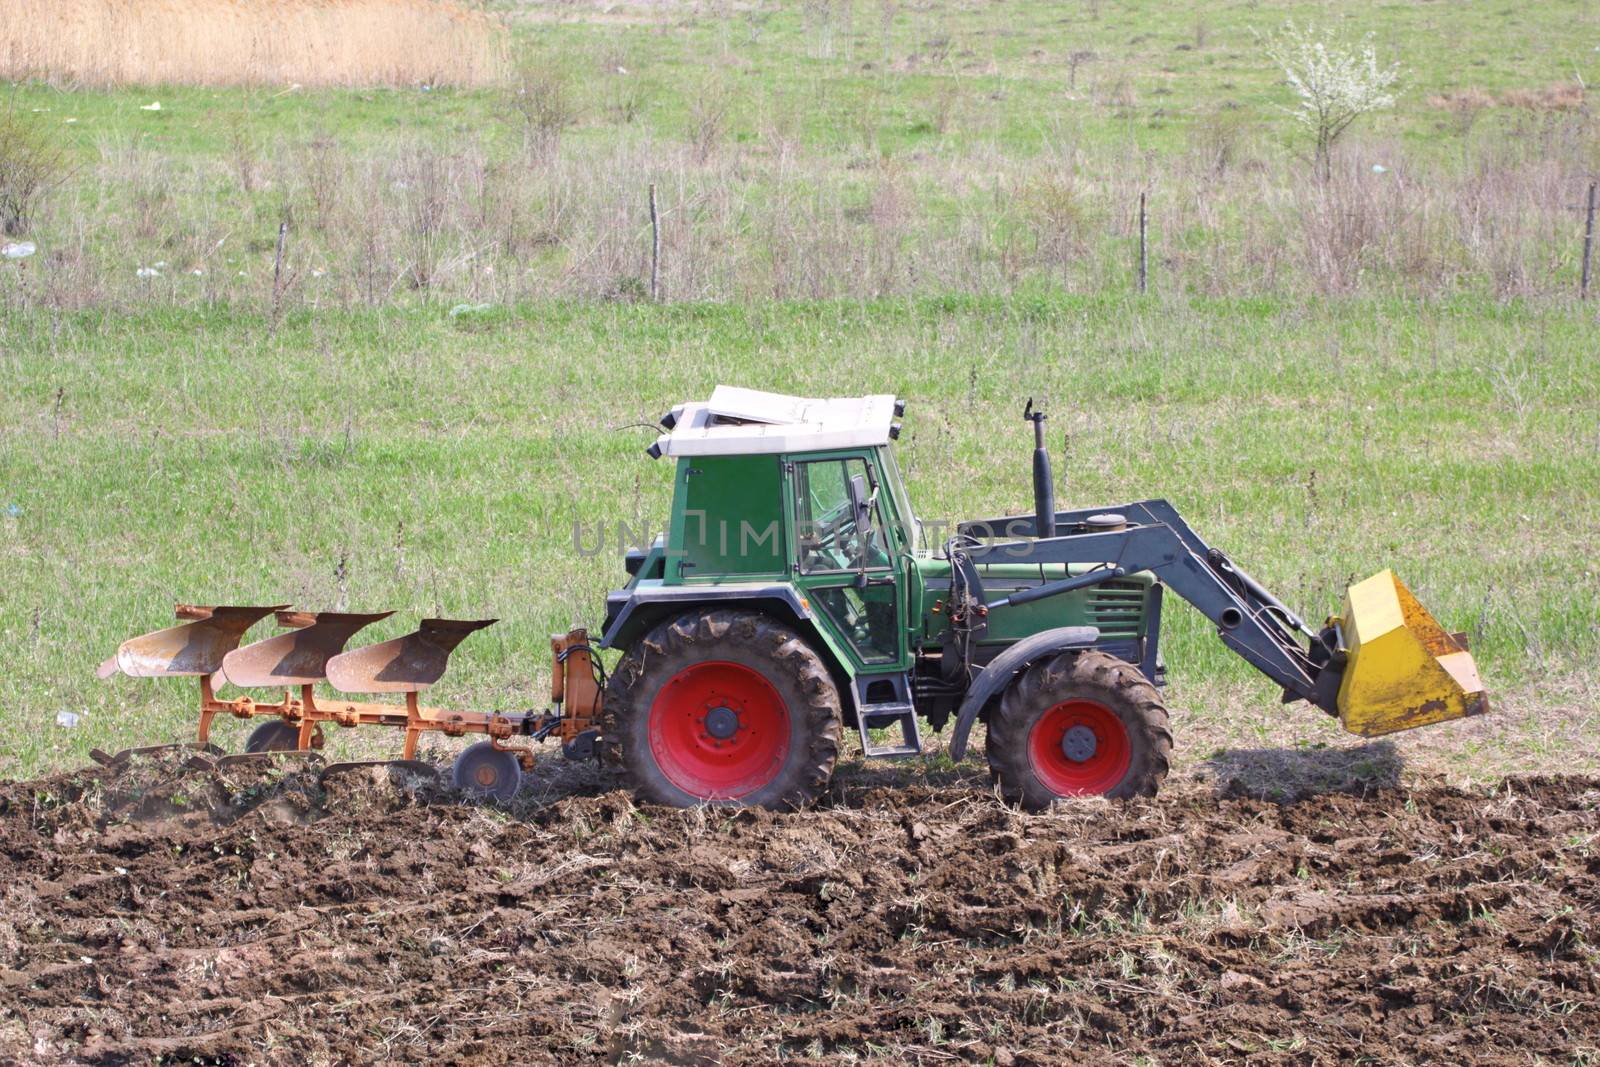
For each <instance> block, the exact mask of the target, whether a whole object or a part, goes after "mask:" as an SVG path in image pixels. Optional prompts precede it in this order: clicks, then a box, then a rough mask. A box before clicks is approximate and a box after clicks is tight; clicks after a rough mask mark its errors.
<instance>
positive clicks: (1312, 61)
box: [1267, 22, 1400, 181]
mask: <svg viewBox="0 0 1600 1067" xmlns="http://www.w3.org/2000/svg"><path fill="white" fill-rule="evenodd" d="M1267 55H1268V57H1270V58H1271V59H1272V61H1273V62H1274V63H1276V64H1277V65H1278V66H1280V67H1282V68H1283V76H1284V78H1285V79H1287V81H1288V82H1289V86H1290V88H1292V89H1294V91H1295V93H1296V94H1298V95H1299V97H1300V102H1299V104H1298V105H1296V106H1295V107H1292V108H1286V109H1285V110H1287V111H1288V112H1289V114H1291V115H1293V116H1294V118H1295V121H1297V122H1299V123H1300V125H1302V126H1304V127H1305V128H1306V129H1307V130H1309V131H1310V132H1311V135H1312V137H1313V138H1314V139H1315V141H1316V152H1315V155H1314V156H1313V160H1312V165H1313V166H1314V168H1315V170H1316V174H1317V177H1318V178H1320V179H1321V180H1323V181H1327V180H1328V178H1329V177H1330V175H1331V173H1332V158H1333V145H1334V142H1335V141H1337V140H1338V139H1339V137H1340V135H1342V134H1343V133H1344V131H1345V130H1347V129H1349V128H1350V124H1351V123H1352V122H1354V121H1355V120H1356V119H1358V118H1360V117H1361V116H1362V115H1365V114H1367V113H1368V112H1369V111H1381V110H1383V109H1384V108H1390V107H1393V106H1394V94H1393V93H1392V92H1391V91H1390V90H1391V89H1392V88H1393V87H1394V85H1395V83H1396V82H1398V81H1399V80H1400V67H1399V65H1398V64H1395V65H1393V66H1389V67H1380V66H1379V65H1378V52H1377V49H1376V48H1374V47H1373V44H1372V35H1371V34H1368V35H1367V36H1366V38H1365V39H1364V40H1363V41H1362V42H1361V45H1360V46H1359V47H1347V46H1344V45H1342V44H1340V43H1339V42H1338V41H1335V40H1331V39H1329V38H1328V37H1327V36H1325V35H1320V34H1318V33H1316V32H1315V31H1314V30H1313V29H1312V28H1311V27H1305V28H1302V27H1299V26H1296V25H1295V24H1294V23H1293V22H1289V23H1286V24H1285V25H1284V27H1283V30H1282V31H1281V32H1279V34H1278V35H1277V36H1276V37H1275V38H1273V39H1271V40H1269V41H1268V42H1267Z"/></svg>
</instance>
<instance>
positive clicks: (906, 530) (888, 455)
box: [878, 448, 932, 552]
mask: <svg viewBox="0 0 1600 1067" xmlns="http://www.w3.org/2000/svg"><path fill="white" fill-rule="evenodd" d="M878 455H879V456H880V458H881V462H880V464H879V469H880V470H882V471H883V480H884V481H885V482H887V483H888V487H889V496H890V498H891V499H892V500H893V501H894V510H895V514H896V515H897V517H898V520H899V523H900V540H901V542H902V543H904V544H905V546H906V547H907V548H909V549H911V550H912V551H913V552H914V551H916V550H917V549H918V548H919V547H922V545H921V541H922V524H921V523H919V522H918V521H917V517H916V516H915V515H913V514H912V512H911V498H910V497H908V496H907V495H906V482H905V479H904V478H902V477H900V463H899V461H898V460H896V459H895V456H894V449H892V448H883V449H880V450H879V452H878ZM929 547H932V546H929Z"/></svg>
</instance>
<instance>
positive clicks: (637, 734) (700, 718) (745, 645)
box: [602, 608, 840, 808]
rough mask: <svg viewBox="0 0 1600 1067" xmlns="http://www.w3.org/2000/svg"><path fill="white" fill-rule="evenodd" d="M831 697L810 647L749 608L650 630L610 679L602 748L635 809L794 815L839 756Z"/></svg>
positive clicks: (835, 704) (834, 696) (697, 615)
mask: <svg viewBox="0 0 1600 1067" xmlns="http://www.w3.org/2000/svg"><path fill="white" fill-rule="evenodd" d="M839 722H840V718H839V691H838V689H837V687H835V685H834V684H833V679H832V678H831V677H830V676H829V674H828V670H827V667H826V666H825V665H824V664H823V662H822V659H821V657H819V656H818V655H817V653H816V651H815V650H813V649H812V648H811V646H810V645H808V644H807V643H806V641H805V639H804V638H802V637H801V636H800V635H799V634H798V633H796V632H795V631H794V630H793V629H791V628H790V627H788V626H785V625H784V624H783V623H781V622H778V621H777V620H775V619H773V618H771V617H769V616H766V615H762V614H759V613H757V612H750V611H738V610H734V609H730V608H713V609H710V610H702V611H693V612H689V613H688V614H685V615H680V616H678V617H677V618H675V619H669V620H668V621H666V622H664V623H662V624H661V625H659V626H657V627H656V628H655V629H654V630H652V631H650V633H648V634H647V635H645V636H644V637H643V638H641V639H640V640H639V641H637V642H636V643H635V644H634V646H633V647H632V648H631V649H629V650H628V652H627V654H626V655H625V656H623V657H622V660H621V661H620V662H619V663H618V664H617V667H616V669H615V670H613V671H612V672H611V679H610V682H609V684H608V685H607V687H606V696H605V726H604V728H603V730H602V734H603V735H604V741H603V750H604V751H605V752H606V753H607V756H608V758H609V759H610V760H612V761H613V762H617V763H620V765H621V767H622V770H623V774H624V776H625V777H626V779H627V780H628V783H629V784H630V785H631V786H632V787H633V791H634V793H635V795H637V796H638V798H639V799H640V800H642V801H646V802H649V803H655V804H670V805H673V806H675V807H680V808H681V807H692V806H694V805H696V804H716V805H732V806H761V807H767V808H799V807H804V806H805V805H807V804H810V803H812V802H813V801H815V800H816V799H817V798H818V797H820V796H821V795H822V794H823V792H824V791H826V790H827V788H828V781H829V779H830V778H832V776H833V765H834V763H835V762H836V761H837V760H838V757H839Z"/></svg>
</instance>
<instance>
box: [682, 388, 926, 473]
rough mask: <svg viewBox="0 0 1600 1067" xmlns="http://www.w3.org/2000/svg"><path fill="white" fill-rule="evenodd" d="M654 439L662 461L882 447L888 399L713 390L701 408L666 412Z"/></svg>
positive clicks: (890, 414)
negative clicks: (668, 419) (663, 427)
mask: <svg viewBox="0 0 1600 1067" xmlns="http://www.w3.org/2000/svg"><path fill="white" fill-rule="evenodd" d="M672 415H673V418H674V419H675V420H676V421H675V422H674V423H673V426H672V429H671V430H670V431H668V432H667V433H664V434H662V435H661V436H660V437H658V438H656V446H657V447H658V448H660V450H661V454H662V455H664V456H744V455H757V454H763V453H771V452H816V451H821V450H823V449H829V448H864V447H872V446H874V445H882V444H887V443H888V441H889V427H890V426H891V424H893V422H894V418H895V414H894V397H893V396H891V395H889V394H887V393H885V394H880V395H877V396H850V397H832V398H828V399H809V398H806V397H800V396H785V395H784V394H782V393H764V392H762V391H760V390H759V389H739V388H736V387H734V386H731V385H719V386H717V387H716V389H714V390H713V391H712V393H711V399H710V400H708V401H706V402H704V403H699V402H692V403H688V404H680V405H678V406H677V407H675V408H673V409H672Z"/></svg>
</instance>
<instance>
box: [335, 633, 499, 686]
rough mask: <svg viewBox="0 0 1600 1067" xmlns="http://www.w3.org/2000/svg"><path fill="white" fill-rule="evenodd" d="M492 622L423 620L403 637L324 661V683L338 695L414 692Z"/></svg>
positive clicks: (440, 672) (435, 676) (441, 672)
mask: <svg viewBox="0 0 1600 1067" xmlns="http://www.w3.org/2000/svg"><path fill="white" fill-rule="evenodd" d="M494 622H495V620H494V619H480V620H477V621H474V622H468V621H464V620H459V619H423V620H422V624H421V625H420V626H418V627H417V629H416V630H415V631H414V632H412V633H409V634H406V635H405V636H404V637H397V638H395V639H394V640H393V641H384V642H382V643H381V644H376V645H366V646H365V647H362V648H356V649H351V650H350V651H349V652H345V653H341V654H340V655H337V656H334V657H333V658H332V659H330V660H328V664H327V669H328V683H329V684H330V685H332V686H333V687H334V688H335V689H337V690H339V691H340V692H341V693H417V692H421V691H422V690H424V689H426V688H428V686H430V685H432V684H433V683H434V682H437V681H438V680H439V679H440V678H441V677H442V676H443V675H444V669H445V665H446V663H447V662H448V661H449V659H450V653H451V652H453V651H455V647H456V646H457V645H459V644H460V643H461V642H462V641H464V640H466V638H467V635H469V634H471V633H473V632H474V631H477V630H481V629H483V628H484V627H485V626H491V625H493V624H494Z"/></svg>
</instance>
